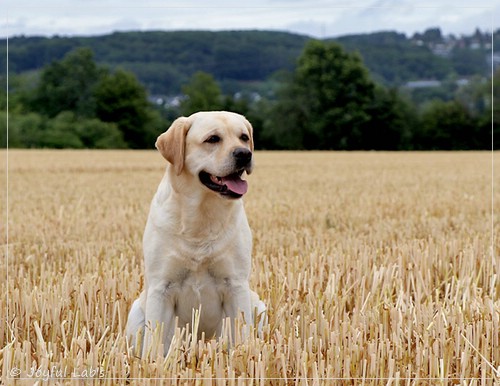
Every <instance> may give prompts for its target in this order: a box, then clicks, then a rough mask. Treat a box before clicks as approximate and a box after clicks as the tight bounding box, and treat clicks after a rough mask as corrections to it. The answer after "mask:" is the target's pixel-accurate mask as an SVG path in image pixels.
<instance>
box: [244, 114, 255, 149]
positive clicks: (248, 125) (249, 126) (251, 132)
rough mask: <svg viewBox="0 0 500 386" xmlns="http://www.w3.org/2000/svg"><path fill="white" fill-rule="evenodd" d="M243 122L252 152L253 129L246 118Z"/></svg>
mask: <svg viewBox="0 0 500 386" xmlns="http://www.w3.org/2000/svg"><path fill="white" fill-rule="evenodd" d="M244 121H245V126H246V127H247V129H248V133H249V134H250V150H251V151H253V127H252V124H251V123H250V122H248V120H247V119H246V118H245V119H244Z"/></svg>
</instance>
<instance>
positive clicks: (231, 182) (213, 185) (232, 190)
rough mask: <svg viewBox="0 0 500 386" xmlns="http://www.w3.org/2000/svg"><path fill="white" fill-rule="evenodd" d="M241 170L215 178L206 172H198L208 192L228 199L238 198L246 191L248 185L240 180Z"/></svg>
mask: <svg viewBox="0 0 500 386" xmlns="http://www.w3.org/2000/svg"><path fill="white" fill-rule="evenodd" d="M242 174H243V169H242V170H240V171H239V172H236V173H232V174H229V175H228V176H225V177H219V176H215V175H213V174H210V173H207V172H204V171H202V172H200V175H199V177H200V181H201V183H202V184H203V185H205V186H206V187H207V188H209V189H210V190H213V191H214V192H217V193H220V194H221V195H223V196H227V197H230V198H240V197H241V196H243V195H244V194H245V193H246V192H247V190H248V184H247V182H246V181H245V180H242V179H241V175H242Z"/></svg>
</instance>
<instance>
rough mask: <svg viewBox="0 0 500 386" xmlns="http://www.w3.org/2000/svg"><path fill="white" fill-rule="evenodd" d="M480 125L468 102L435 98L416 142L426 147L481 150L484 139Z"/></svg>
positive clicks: (425, 116)
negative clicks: (480, 145)
mask: <svg viewBox="0 0 500 386" xmlns="http://www.w3.org/2000/svg"><path fill="white" fill-rule="evenodd" d="M478 129H479V127H478V125H477V122H475V121H474V120H473V118H472V116H471V115H470V113H469V111H468V110H467V109H466V107H465V106H464V105H462V104H461V103H460V102H458V101H449V102H443V101H433V102H430V103H429V104H428V106H427V107H426V108H425V109H424V111H423V112H422V115H421V117H420V130H419V131H417V132H416V142H417V143H418V144H419V146H420V147H422V148H423V149H426V150H427V149H429V150H432V149H440V150H458V149H460V150H469V149H477V148H478V143H477V142H478V141H481V133H480V132H479V131H478Z"/></svg>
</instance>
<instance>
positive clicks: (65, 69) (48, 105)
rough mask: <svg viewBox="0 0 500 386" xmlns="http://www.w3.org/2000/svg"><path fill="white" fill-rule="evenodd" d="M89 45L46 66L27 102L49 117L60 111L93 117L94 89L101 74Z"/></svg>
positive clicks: (32, 107)
mask: <svg viewBox="0 0 500 386" xmlns="http://www.w3.org/2000/svg"><path fill="white" fill-rule="evenodd" d="M102 73H103V71H102V69H100V68H99V67H98V66H97V65H96V63H95V62H94V58H93V53H92V51H91V50H90V49H89V48H79V49H77V50H75V51H72V52H70V53H69V54H67V55H66V56H65V57H64V58H63V59H62V60H60V61H53V62H52V63H51V64H50V65H48V66H46V67H45V68H44V69H43V71H42V73H41V77H40V81H39V83H38V86H37V87H36V89H35V90H34V93H33V95H32V97H28V103H27V104H28V105H29V106H30V107H31V109H32V110H34V111H36V112H39V113H41V114H44V115H47V116H49V117H55V116H56V115H57V114H59V113H60V112H61V111H73V112H74V113H75V114H77V115H79V116H84V117H90V116H92V115H93V114H94V108H95V100H94V97H93V94H94V89H95V87H96V85H97V84H98V82H99V81H100V79H101V76H102Z"/></svg>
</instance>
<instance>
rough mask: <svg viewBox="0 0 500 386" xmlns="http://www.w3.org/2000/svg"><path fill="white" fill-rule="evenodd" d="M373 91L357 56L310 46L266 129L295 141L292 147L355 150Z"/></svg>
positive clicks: (319, 45)
mask: <svg viewBox="0 0 500 386" xmlns="http://www.w3.org/2000/svg"><path fill="white" fill-rule="evenodd" d="M374 88H375V84H374V83H373V81H372V80H371V79H370V77H369V75H368V70H367V69H366V68H365V67H364V66H363V64H362V62H361V59H360V58H359V56H358V55H356V54H349V53H347V52H345V51H344V50H343V49H342V47H341V46H340V45H338V44H337V43H334V42H326V43H325V42H321V41H316V40H314V41H311V42H309V43H308V44H307V45H306V47H305V49H304V52H303V53H302V55H301V56H300V58H299V60H298V65H297V69H296V71H295V73H294V75H293V78H292V80H291V82H289V83H288V84H287V86H286V87H285V89H284V90H282V91H281V92H280V94H279V98H280V99H281V100H280V101H278V103H277V105H276V108H275V110H274V114H273V119H272V122H271V124H270V126H272V128H270V127H269V128H270V129H271V130H275V133H276V134H277V135H278V136H280V137H283V138H288V140H287V141H290V139H291V138H294V140H293V141H292V142H294V143H293V146H294V147H296V146H297V145H298V147H299V148H301V147H302V148H306V149H312V148H319V149H352V148H359V147H360V146H361V145H362V136H363V129H364V128H366V123H367V122H368V121H369V119H370V117H369V115H368V113H367V108H368V106H369V105H370V103H371V101H372V100H373V98H374ZM297 140H298V141H300V142H301V144H300V145H299V144H298V142H297Z"/></svg>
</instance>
